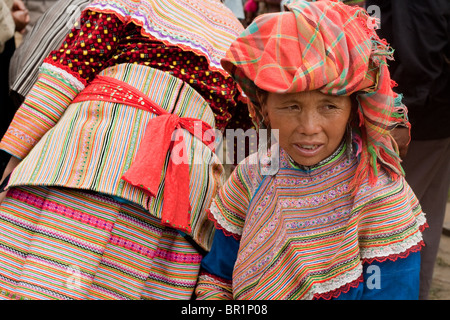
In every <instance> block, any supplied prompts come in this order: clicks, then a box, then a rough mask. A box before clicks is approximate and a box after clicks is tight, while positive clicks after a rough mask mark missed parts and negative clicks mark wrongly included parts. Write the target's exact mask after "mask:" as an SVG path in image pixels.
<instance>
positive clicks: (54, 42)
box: [9, 0, 89, 105]
mask: <svg viewBox="0 0 450 320" xmlns="http://www.w3.org/2000/svg"><path fill="white" fill-rule="evenodd" d="M88 3H89V0H60V1H55V3H54V5H53V6H52V7H51V8H50V9H49V10H47V11H46V12H45V13H44V14H43V15H42V16H41V17H40V18H39V20H38V21H37V22H36V24H35V25H34V26H33V29H31V31H30V32H29V33H27V35H26V36H25V38H24V39H23V41H22V43H21V44H20V46H19V47H18V48H17V49H16V51H15V52H14V55H13V57H12V58H11V65H10V69H9V81H10V83H9V85H10V89H11V91H12V92H15V93H17V94H19V96H20V98H19V100H23V98H24V97H25V96H26V95H27V94H28V92H29V91H30V89H31V87H32V86H33V84H34V83H35V82H36V80H37V78H38V74H39V68H38V66H40V65H41V64H42V62H43V61H44V58H45V57H46V56H47V55H48V53H49V52H50V51H51V50H53V49H54V48H57V47H58V46H59V45H60V44H61V43H62V42H63V40H64V37H65V36H66V34H67V32H68V31H69V30H70V28H71V27H72V26H71V25H70V23H71V21H70V19H69V18H71V15H76V13H77V12H81V10H82V9H83V8H84V7H85V6H86V5H87V4H88ZM46 26H51V28H47V27H46ZM18 102H20V103H19V104H18V105H20V104H21V102H22V101H17V103H18Z"/></svg>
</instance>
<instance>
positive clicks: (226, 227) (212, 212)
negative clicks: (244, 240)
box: [206, 201, 242, 241]
mask: <svg viewBox="0 0 450 320" xmlns="http://www.w3.org/2000/svg"><path fill="white" fill-rule="evenodd" d="M206 211H207V213H208V217H209V219H210V220H211V221H213V222H214V226H215V227H216V229H219V230H222V231H223V233H224V234H225V235H226V236H228V237H230V236H231V237H233V238H234V239H236V240H237V241H240V240H241V236H242V228H239V227H236V226H233V225H232V224H230V223H228V222H227V220H225V218H224V217H223V216H222V215H221V214H220V212H219V209H218V208H217V205H216V204H215V203H214V201H213V202H212V203H211V207H210V208H209V209H206Z"/></svg>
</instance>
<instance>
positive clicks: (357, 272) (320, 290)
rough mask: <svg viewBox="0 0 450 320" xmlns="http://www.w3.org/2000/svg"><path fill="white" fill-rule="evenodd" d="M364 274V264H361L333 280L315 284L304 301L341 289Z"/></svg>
mask: <svg viewBox="0 0 450 320" xmlns="http://www.w3.org/2000/svg"><path fill="white" fill-rule="evenodd" d="M362 273H363V267H362V264H361V263H359V264H358V266H357V268H354V269H353V270H351V271H348V272H345V273H343V274H341V275H339V276H337V277H335V278H333V279H331V280H328V281H324V282H321V283H314V284H313V285H312V287H311V289H310V290H309V291H308V292H307V293H306V295H305V296H304V298H303V299H307V300H312V299H313V297H314V295H316V294H324V293H328V292H332V291H334V290H336V289H339V288H341V287H343V286H345V285H347V284H349V283H352V282H353V281H356V280H358V279H359V278H360V277H361V275H362Z"/></svg>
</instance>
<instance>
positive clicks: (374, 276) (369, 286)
mask: <svg viewBox="0 0 450 320" xmlns="http://www.w3.org/2000/svg"><path fill="white" fill-rule="evenodd" d="M419 273H420V252H413V253H410V254H409V255H408V257H407V258H397V260H395V261H391V260H387V261H384V262H373V263H371V264H364V265H363V276H364V281H363V282H362V283H360V284H359V286H358V287H357V288H352V289H350V290H349V292H347V293H342V294H341V295H340V296H339V297H338V298H337V300H418V299H419Z"/></svg>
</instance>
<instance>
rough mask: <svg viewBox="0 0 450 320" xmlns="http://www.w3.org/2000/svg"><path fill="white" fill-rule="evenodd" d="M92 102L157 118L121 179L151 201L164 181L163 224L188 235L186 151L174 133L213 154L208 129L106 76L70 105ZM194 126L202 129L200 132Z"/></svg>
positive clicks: (152, 120)
mask: <svg viewBox="0 0 450 320" xmlns="http://www.w3.org/2000/svg"><path fill="white" fill-rule="evenodd" d="M92 100H94V101H95V100H97V101H108V102H115V103H121V104H126V105H130V106H133V107H136V108H139V109H142V110H146V111H149V112H152V113H155V114H157V115H158V116H157V117H155V118H153V119H151V120H150V121H149V122H148V124H147V128H146V130H145V134H144V137H143V139H142V141H141V143H140V145H139V149H138V152H137V154H136V157H135V159H134V161H133V163H132V164H131V166H130V168H129V169H128V170H127V171H126V172H125V174H124V175H123V176H122V179H123V180H125V181H126V182H128V183H130V184H132V185H133V186H135V187H138V188H141V189H143V190H145V191H146V192H148V193H149V194H150V195H151V196H153V197H156V194H157V192H158V187H159V185H160V183H162V181H163V180H164V198H163V211H162V216H161V220H162V223H163V224H165V225H168V226H170V227H173V228H176V229H180V230H183V231H186V232H189V233H190V232H191V226H190V214H191V205H190V202H189V180H190V179H189V164H188V158H187V153H186V150H185V148H183V146H181V145H180V144H181V143H183V134H182V132H181V131H180V130H175V129H181V128H183V129H186V130H188V131H189V132H190V133H191V134H192V135H194V136H196V137H197V138H198V139H200V140H201V141H202V142H203V143H204V144H206V145H207V146H208V147H210V148H211V149H212V151H213V152H214V149H213V148H212V147H211V145H212V142H214V136H212V135H211V134H205V132H206V131H207V130H209V129H212V128H211V126H210V125H209V124H207V123H206V122H204V121H202V120H199V119H195V118H184V117H183V118H180V117H178V116H177V115H176V114H172V113H169V112H167V111H166V110H164V109H163V108H161V107H160V106H159V105H157V104H156V103H155V102H153V101H152V100H151V99H150V98H148V97H147V96H146V95H145V94H144V93H142V92H141V91H139V90H138V89H136V88H134V87H133V86H130V85H129V84H127V83H125V82H123V81H120V80H118V79H115V78H111V77H107V76H97V77H96V78H95V79H94V80H93V81H92V82H91V83H90V84H89V86H87V87H86V88H85V89H84V90H83V91H82V92H81V93H80V94H79V95H78V96H77V97H76V98H75V100H74V101H73V103H76V102H81V101H92ZM196 126H201V130H199V129H200V127H197V128H198V129H196ZM210 132H212V131H210ZM200 134H201V136H199V135H200ZM175 147H177V148H176V150H182V152H181V154H177V155H176V156H177V157H178V158H177V161H174V160H173V159H172V157H171V158H170V159H169V162H168V166H167V171H166V175H165V177H164V179H162V177H161V174H162V172H163V168H164V162H165V159H166V155H167V153H168V152H172V150H173V149H174V148H175ZM172 156H173V155H172Z"/></svg>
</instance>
